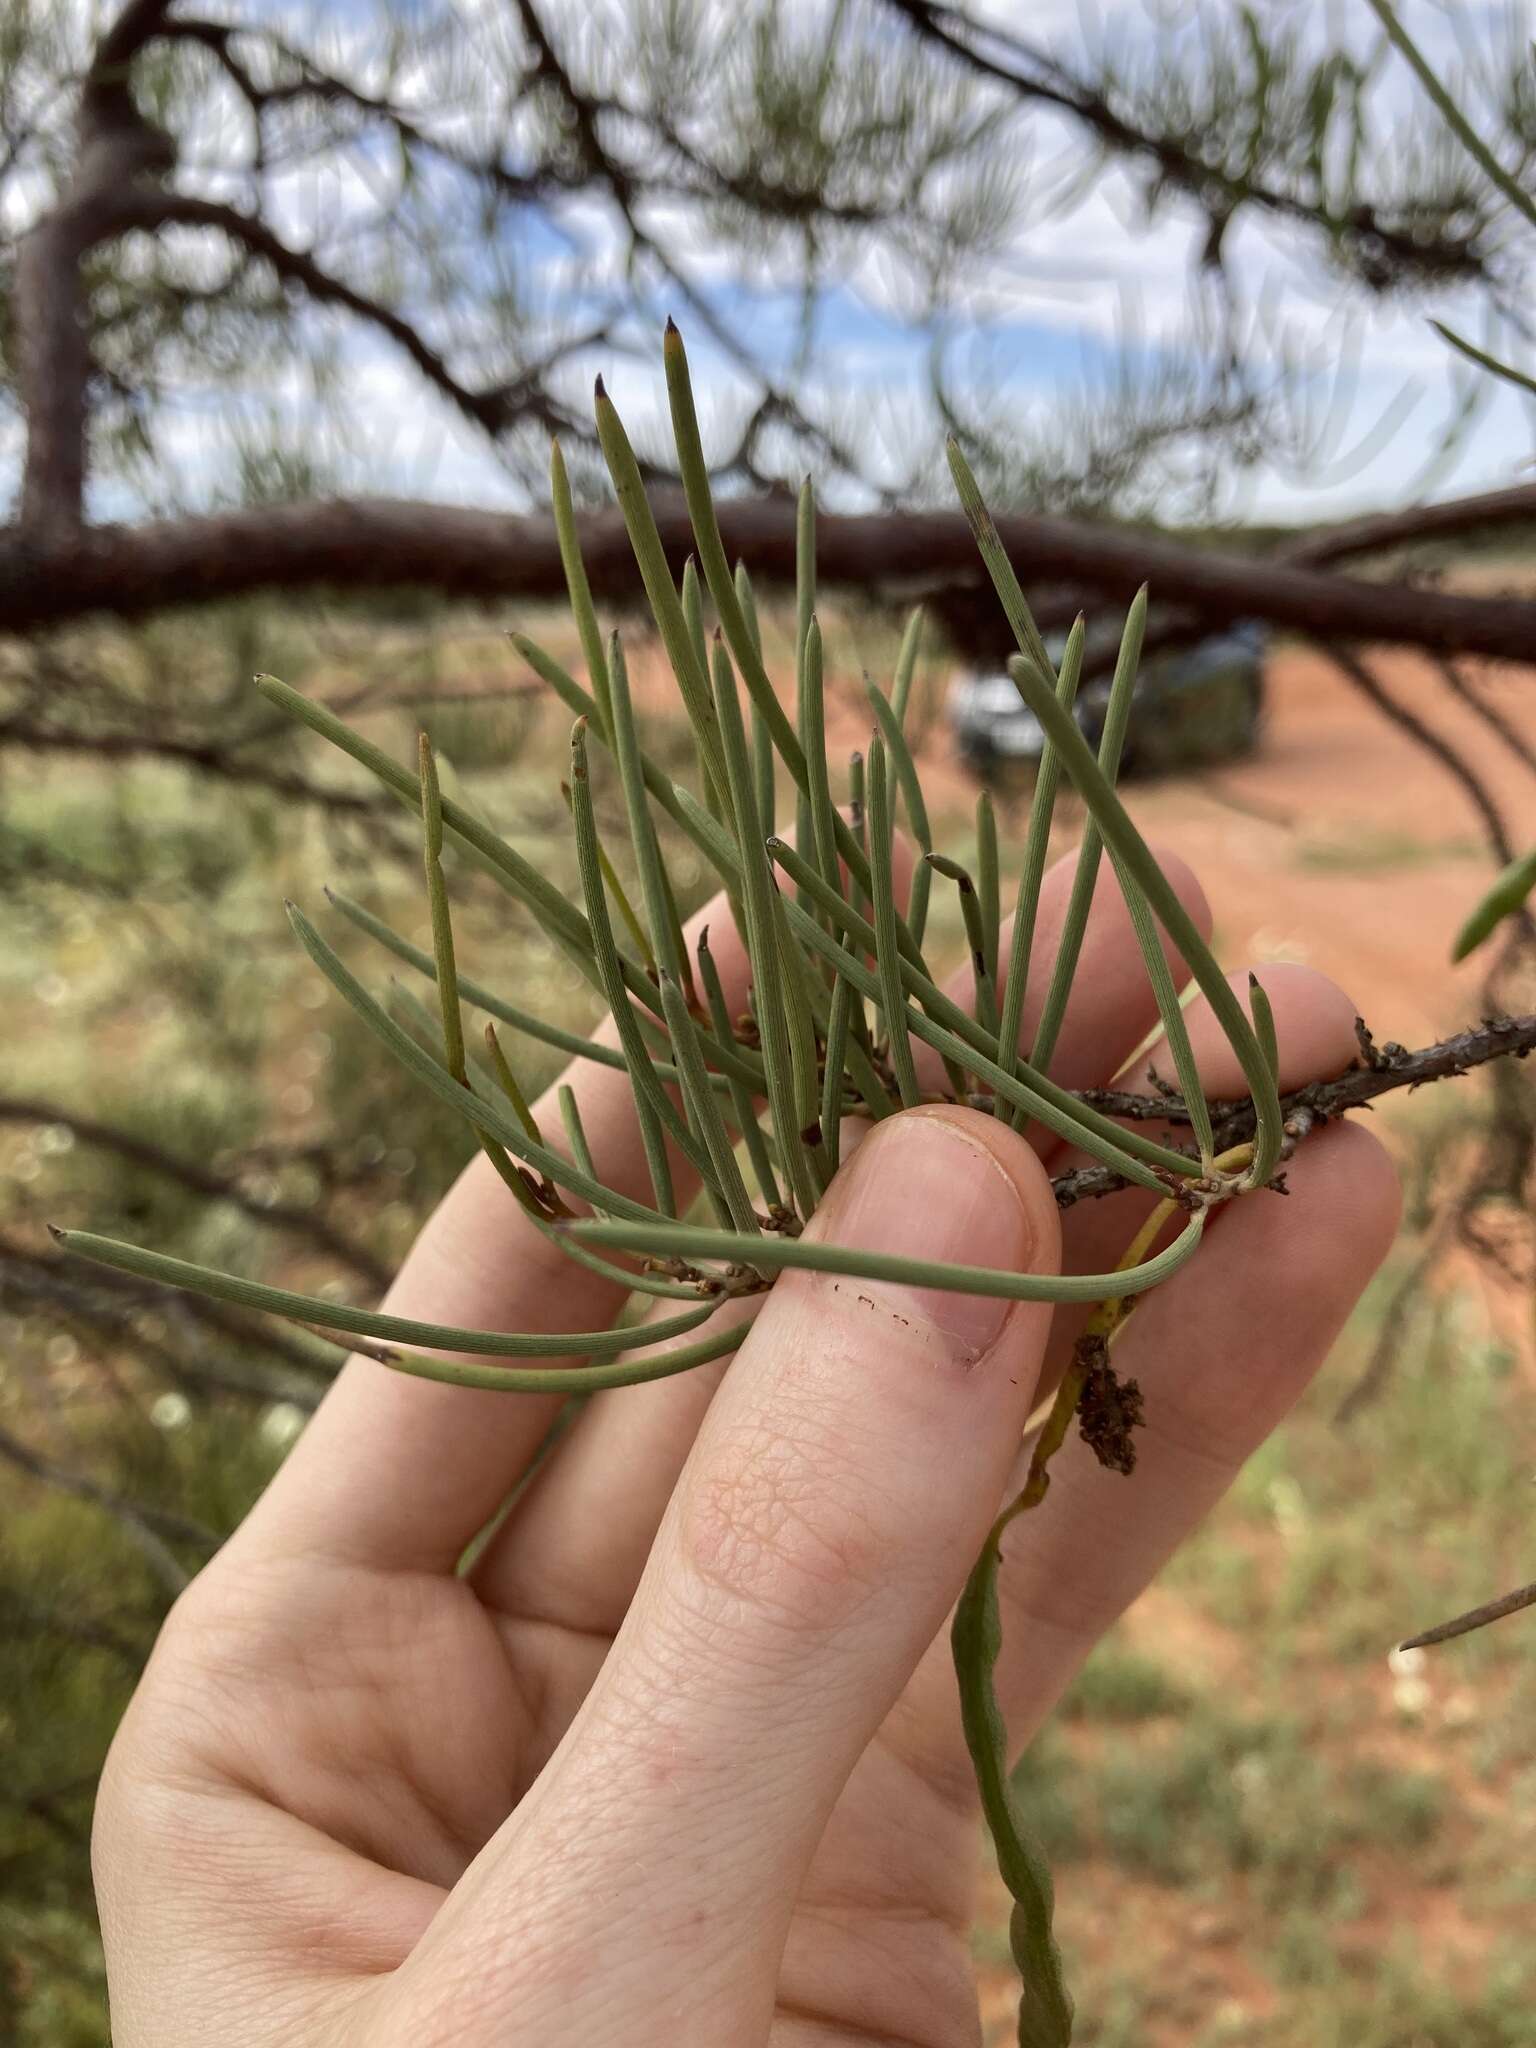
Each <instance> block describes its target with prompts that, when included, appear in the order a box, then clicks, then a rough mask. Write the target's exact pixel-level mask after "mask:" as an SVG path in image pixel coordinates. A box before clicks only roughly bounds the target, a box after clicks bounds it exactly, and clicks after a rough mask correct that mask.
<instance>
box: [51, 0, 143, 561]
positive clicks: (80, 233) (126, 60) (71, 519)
mask: <svg viewBox="0 0 1536 2048" xmlns="http://www.w3.org/2000/svg"><path fill="white" fill-rule="evenodd" d="M169 7H170V0H129V4H128V5H127V6H126V7H125V8H124V9H123V10H122V12H121V13H120V14H119V15H118V16H117V18H116V20H115V21H114V22H113V23H112V25H111V27H110V28H109V29H108V30H107V32H106V34H105V35H104V36H103V37H102V40H101V42H100V43H99V45H98V46H97V50H96V53H95V56H94V58H93V60H92V64H91V68H90V70H89V72H88V73H87V75H86V78H85V81H84V84H83V85H82V87H81V92H80V111H79V119H78V123H77V141H76V149H75V159H74V165H73V171H72V175H71V177H70V181H69V183H68V185H67V186H66V188H65V190H64V193H63V194H62V196H61V198H60V200H59V202H58V204H57V205H56V206H55V207H53V208H52V209H51V210H50V211H49V212H47V213H45V214H44V215H43V216H42V218H41V219H40V220H39V221H38V222H37V224H36V226H35V227H34V228H33V229H32V231H31V232H30V234H28V235H27V236H25V237H24V239H23V240H22V242H21V245H20V247H19V249H18V250H17V255H16V278H15V287H14V295H13V303H14V306H15V309H16V335H15V347H16V381H17V388H18V391H19V393H20V396H21V400H22V404H23V407H24V409H25V411H26V415H27V455H26V465H25V468H24V470H23V474H22V493H21V508H20V520H21V525H22V527H23V528H24V530H25V531H27V532H28V533H30V534H34V535H38V536H45V537H47V538H50V539H54V540H57V539H59V538H62V537H67V536H68V535H70V534H72V533H74V532H75V531H76V530H78V528H79V525H80V521H81V517H82V512H83V507H84V498H85V462H86V446H85V443H86V407H87V392H88V387H89V384H90V379H91V348H90V340H89V336H88V334H87V330H86V320H85V287H84V280H83V278H82V275H81V265H82V263H83V261H84V258H85V256H86V254H87V252H88V251H89V250H90V249H92V248H94V247H95V245H96V244H97V242H98V241H99V240H100V239H101V237H102V235H103V233H105V232H107V231H108V226H109V223H110V219H111V215H112V210H113V208H114V206H116V205H118V204H120V203H121V200H122V198H123V196H124V195H125V194H126V193H129V192H132V191H133V190H134V189H135V188H136V187H137V186H138V185H140V183H141V182H143V181H145V180H152V179H155V178H158V177H160V176H162V175H163V174H164V173H165V172H166V171H168V170H169V169H170V167H171V164H172V162H173V160H174V151H173V149H172V145H171V142H170V138H169V137H168V136H167V135H166V134H165V133H164V132H163V131H162V130H161V129H159V128H156V127H155V126H154V125H153V123H152V122H149V121H147V120H145V118H144V117H143V115H142V114H140V112H139V110H138V108H137V107H136V106H135V105H134V102H133V96H132V94H131V93H130V92H129V89H128V70H129V66H130V64H131V62H132V60H133V58H134V57H135V56H136V55H137V54H138V52H139V50H140V49H141V48H142V47H143V45H144V44H145V42H146V41H148V39H149V38H150V37H151V36H152V35H153V34H154V33H155V30H156V29H157V28H158V26H159V24H160V23H161V21H162V20H163V19H164V17H165V15H166V14H167V13H168V12H169Z"/></svg>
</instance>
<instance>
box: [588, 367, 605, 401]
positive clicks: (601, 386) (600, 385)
mask: <svg viewBox="0 0 1536 2048" xmlns="http://www.w3.org/2000/svg"><path fill="white" fill-rule="evenodd" d="M592 396H593V398H594V400H595V401H596V403H597V404H599V405H601V404H602V403H603V401H604V399H605V398H606V397H607V396H608V387H607V385H606V384H605V383H604V382H603V373H602V371H601V370H599V371H598V373H597V375H596V377H595V378H594V379H593V380H592Z"/></svg>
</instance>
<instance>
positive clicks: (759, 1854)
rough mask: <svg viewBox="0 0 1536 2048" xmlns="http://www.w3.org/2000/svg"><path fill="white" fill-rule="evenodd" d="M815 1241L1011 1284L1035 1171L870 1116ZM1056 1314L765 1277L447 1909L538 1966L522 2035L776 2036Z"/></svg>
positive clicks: (1007, 1139) (928, 1122)
mask: <svg viewBox="0 0 1536 2048" xmlns="http://www.w3.org/2000/svg"><path fill="white" fill-rule="evenodd" d="M808 1235H811V1236H814V1237H818V1238H822V1239H832V1240H835V1241H837V1242H839V1243H844V1244H848V1245H856V1246H858V1247H860V1248H862V1249H869V1250H879V1251H885V1252H895V1253H898V1254H903V1253H904V1254H910V1255H912V1256H914V1257H923V1258H927V1259H946V1260H953V1261H959V1262H965V1263H969V1264H973V1265H983V1266H999V1267H1004V1268H1008V1269H1010V1270H1013V1271H1020V1270H1034V1271H1049V1270H1051V1269H1052V1268H1053V1267H1054V1266H1055V1265H1056V1263H1057V1261H1058V1259H1059V1253H1060V1235H1059V1229H1058V1224H1057V1213H1056V1207H1055V1203H1054V1201H1053V1199H1052V1195H1051V1190H1050V1185H1049V1183H1048V1181H1047V1179H1046V1176H1045V1173H1044V1170H1043V1168H1042V1167H1041V1165H1040V1163H1039V1161H1038V1160H1037V1159H1036V1157H1035V1154H1034V1153H1033V1152H1032V1151H1031V1150H1030V1148H1029V1147H1028V1146H1027V1145H1026V1144H1025V1143H1024V1141H1023V1140H1022V1139H1021V1138H1019V1137H1017V1136H1016V1135H1015V1134H1013V1133H1012V1132H1010V1131H1009V1130H1007V1129H1006V1128H1005V1127H1004V1126H1002V1125H1000V1124H999V1123H997V1122H996V1121H995V1120H994V1119H993V1118H990V1117H985V1116H981V1115H978V1114H976V1113H975V1112H973V1111H970V1110H963V1109H954V1108H947V1107H945V1108H935V1109H923V1110H917V1111H913V1112H910V1113H908V1114H905V1115H902V1116H898V1117H893V1118H890V1119H888V1120H886V1121H884V1122H882V1123H880V1124H877V1125H876V1126H875V1128H874V1129H873V1131H872V1132H871V1133H870V1135H869V1136H868V1138H867V1139H866V1140H865V1142H864V1144H863V1145H862V1146H861V1147H860V1148H859V1149H858V1151H857V1152H855V1153H854V1155H853V1157H852V1159H851V1160H850V1161H849V1162H848V1164H847V1165H845V1166H844V1168H843V1169H842V1171H841V1172H840V1173H839V1174H838V1176H837V1179H836V1180H835V1181H834V1183H833V1185H832V1187H831V1188H830V1189H829V1191H828V1194H827V1197H826V1200H825V1201H824V1203H823V1204H822V1207H821V1208H820V1210H819V1211H818V1212H817V1215H816V1217H815V1219H814V1221H813V1223H812V1225H811V1226H810V1229H809V1231H808ZM1049 1322H1050V1308H1049V1306H1048V1305H1047V1304H1043V1303H1032V1302H1013V1303H1010V1302H1005V1301H998V1300H987V1299H982V1298H980V1297H977V1296H970V1295H964V1294H957V1293H950V1292H943V1291H940V1290H936V1289H926V1288H911V1287H907V1286H902V1285H896V1284H893V1283H886V1282H881V1283H876V1282H873V1281H869V1280H850V1279H846V1278H840V1277H836V1276H833V1275H829V1274H812V1273H809V1272H791V1273H786V1274H784V1275H783V1276H782V1277H781V1278H780V1280H779V1281H778V1283H777V1284H776V1286H775V1287H774V1290H773V1292H772V1294H771V1296H770V1297H769V1300H768V1301H767V1303H766V1304H765V1305H764V1308H763V1309H762V1311H761V1313H760V1315H759V1317H758V1320H757V1323H756V1326H755V1327H754V1329H753V1330H752V1333H751V1335H750V1336H749V1337H748V1338H747V1340H746V1342H745V1343H744V1344H743V1346H742V1348H741V1350H740V1352H739V1353H738V1355H737V1358H736V1360H735V1362H734V1364H733V1365H732V1367H731V1369H730V1371H729V1373H728V1374H727V1376H726V1378H725V1380H724V1382H723V1384H722V1386H721V1389H720V1391H719V1393H718V1394H717V1395H716V1397H715V1399H714V1402H713V1403H712V1405H711V1407H710V1410H709V1413H708V1416H707V1418H706V1420H705V1423H704V1426H703V1428H702V1430H701V1431H700V1434H699V1437H698V1440H697V1442H696V1444H695V1446H694V1449H693V1451H692V1453H691V1455H690V1457H689V1460H688V1463H687V1465H686V1466H685V1468H684V1471H683V1474H682V1477H681V1479H680V1480H679V1483H678V1486H677V1489H676V1491H675V1493H674V1495H673V1497H672V1501H671V1503H670V1505H669V1507H668V1510H667V1513H666V1515H665V1517H664V1519H663V1521H662V1525H661V1528H660V1531H659V1533H658V1536H657V1539H656V1543H655V1546H654V1548H653V1550H652V1553H651V1557H650V1561H649V1563H648V1565H647V1568H646V1572H645V1575H644V1578H643V1580H642V1582H641V1585H640V1589H639V1591H638V1594H637V1596H636V1598H635V1601H634V1603H633V1605H632V1607H631V1609H630V1612H629V1615H628V1617H627V1619H626V1621H625V1623H624V1626H623V1629H622V1630H621V1632H620V1634H619V1636H618V1638H617V1640H616V1642H615V1644H614V1647H613V1650H612V1652H611V1654H610V1656H609V1657H608V1659H607V1661H606V1663H605V1664H604V1666H603V1669H602V1672H601V1674H600V1676H599V1678H598V1680H597V1683H596V1684H595V1686H594V1687H593V1690H592V1692H591V1693H590V1694H589V1696H588V1698H587V1700H586V1702H585V1704H584V1706H583V1708H582V1710H581V1712H580V1714H579V1715H578V1716H577V1718H576V1720H575V1722H574V1723H573V1725H572V1727H571V1729H570V1730H569V1732H568V1734H567V1736H566V1739H565V1741H564V1742H563V1743H562V1745H561V1747H560V1749H559V1750H558V1751H557V1752H556V1754H555V1756H554V1757H553V1758H552V1759H551V1762H550V1764H549V1766H548V1768H547V1769H546V1771H545V1773H544V1774H543V1776H542V1777H541V1778H540V1780H539V1782H538V1784H537V1785H536V1786H535V1787H534V1789H533V1790H532V1792H531V1793H530V1794H529V1796H528V1798H527V1799H526V1800H525V1801H524V1802H523V1805H522V1806H521V1807H520V1808H519V1809H518V1811H517V1813H516V1814H515V1815H514V1816H513V1818H512V1820H511V1821H510V1822H509V1823H508V1825H507V1827H506V1829H504V1830H503V1834H502V1836H501V1837H498V1840H497V1842H495V1843H493V1844H492V1845H491V1848H490V1849H489V1850H488V1851H487V1852H486V1855H485V1856H484V1857H483V1858H482V1859H481V1863H482V1864H491V1863H492V1862H494V1863H495V1864H496V1865H497V1866H498V1867H497V1868H496V1869H495V1871H494V1874H492V1872H491V1871H489V1870H487V1872H486V1880H487V1881H486V1885H485V1888H484V1893H483V1897H482V1901H481V1904H480V1905H479V1906H475V1905H472V1904H469V1902H468V1901H466V1905H467V1906H468V1912H469V1920H470V1922H471V1923H472V1924H473V1925H474V1927H475V1932H474V1934H473V1936H472V1937H471V1939H472V1940H473V1941H474V1942H475V1943H476V1944H478V1943H480V1942H484V1943H485V1944H486V1953H487V1955H491V1954H495V1955H497V1956H499V1958H500V1959H501V1967H502V1970H503V1971H505V1969H506V1967H507V1958H508V1956H509V1954H510V1953H517V1952H519V1951H520V1952H521V1953H522V1954H523V1955H524V1956H525V1957H526V1958H528V1960H529V1961H530V1963H532V1961H533V1955H534V1954H535V1953H537V1954H538V1955H540V1956H541V1957H542V1962H541V1963H540V1964H538V1965H535V1966H534V1968H533V1971H532V1985H533V1987H534V1990H535V1998H536V2001H537V1998H538V1997H539V1996H543V1997H547V1998H548V2000H549V2004H550V2010H549V2013H548V2014H547V2015H545V2014H543V2013H542V2012H541V2011H540V2010H539V2009H538V2006H537V2002H536V2003H535V2007H534V2009H533V2010H531V2011H530V2010H529V2009H528V2008H527V2007H526V2005H520V2006H519V2009H518V2014H517V2017H518V2020H519V2023H520V2025H522V2026H523V2027H525V2028H527V2029H529V2033H528V2038H530V2039H540V2038H552V2037H553V2030H554V2028H555V2026H556V2024H557V2023H558V2025H560V2026H563V2027H565V2028H567V2029H569V2030H570V2031H569V2032H568V2033H566V2034H561V2035H560V2036H559V2038H562V2039H564V2038H570V2039H577V2038H584V2036H583V2035H582V2033H581V2028H580V2026H579V2025H578V2024H576V2018H575V2013H574V2009H573V2004H572V2000H573V1998H574V1999H575V2001H576V2004H577V2005H580V2004H581V2003H582V2002H583V2001H584V2000H586V1999H588V1998H590V2000H591V2001H592V2003H593V2007H594V2014H596V2012H597V2008H598V2006H599V2005H600V2006H602V2007H603V2008H606V2009H607V2010H608V2011H609V2012H610V2013H611V2012H612V2011H613V2010H618V2011H621V2012H629V2013H632V2014H637V2015H638V2014H646V2015H656V2016H657V2017H658V2018H660V2017H662V2016H665V2017H666V2020H667V2023H668V2026H669V2030H670V2038H671V2039H672V2040H673V2041H675V2040H676V2038H677V2031H676V2030H677V2027H678V2025H679V2024H681V2026H682V2028H683V2032H682V2038H683V2039H684V2040H688V2041H691V2040H693V2039H695V2038H697V2039H699V2040H701V2041H702V2040H709V2041H712V2042H713V2041H717V2040H725V2039H729V2040H733V2041H748V2040H756V2039H760V2038H763V2037H765V2035H766V2031H767V2025H768V2017H769V2015H770V2014H771V2012H772V2009H773V1994H774V1982H775V1978H776V1974H777V1968H778V1963H779V1957H780V1951H781V1949H782V1945H783V1940H784V1935H785V1931H786V1928H787V1924H788V1919H789V1914H790V1911H791V1909H792V1907H793V1903H794V1897H795V1893H796V1891H797V1889H798V1887H799V1884H800V1881H801V1878H802V1876H803V1874H804V1872H805V1869H806V1866H807V1865H808V1863H809V1861H810V1859H811V1856H812V1854H813V1853H814V1851H815V1848H816V1845H817V1842H818V1841H819V1839H820V1836H821V1834H822V1831H823V1829H824V1827H825V1825H826V1822H827V1819H828V1817H829V1815H830V1813H831V1810H832V1808H833V1806H834V1804H835V1802H836V1800H837V1797H838V1795H839V1793H840V1791H841V1790H842V1787H843V1785H844V1782H845V1781H846V1779H847V1777H848V1775H849V1773H850V1771H851V1770H852V1769H853V1766H854V1764H855V1763H856V1762H857V1760H858V1758H859V1756H860V1754H861V1753H862V1751H863V1750H864V1749H865V1747H866V1746H867V1745H868V1743H869V1742H870V1740H871V1739H872V1738H873V1736H874V1735H875V1733H876V1731H877V1730H878V1728H879V1726H880V1724H881V1722H882V1721H883V1720H884V1718H885V1716H886V1715H887V1713H888V1712H889V1711H890V1709H891V1707H892V1706H893V1705H894V1704H895V1702H896V1700H897V1698H898V1696H899V1695H900V1693H901V1691H902V1689H903V1687H904V1686H905V1684H906V1682H907V1680H908V1678H909V1677H910V1676H911V1674H912V1672H913V1670H914V1668H915V1667H916V1665H917V1663H918V1660H919V1658H920V1657H921V1656H922V1654H923V1652H924V1650H925V1649H926V1648H927V1647H928V1645H929V1644H930V1643H931V1642H932V1640H933V1638H934V1636H935V1634H936V1633H937V1632H938V1630H939V1629H940V1628H941V1627H942V1625H943V1622H944V1618H945V1616H946V1614H947V1613H948V1611H949V1609H950V1607H951V1605H952V1604H953V1602H954V1600H955V1598H956V1597H957V1595H958V1593H959V1591H960V1588H961V1586H962V1585H963V1583H964V1581H965V1576H966V1573H967V1572H968V1570H969V1569H970V1566H971V1564H972V1562H973V1561H974V1559H975V1555H976V1553H977V1551H978V1550H979V1548H980V1546H981V1544H982V1542H983V1540H984V1538H985V1535H986V1531H987V1529H988V1527H989V1526H990V1524H991V1521H992V1519H993V1516H994V1515H995V1514H996V1512H997V1508H998V1505H999V1502H1000V1499H1001V1495H1002V1491H1003V1488H1004V1486H1005V1485H1006V1482H1007V1477H1008V1473H1009V1469H1010V1465H1011V1463H1012V1460H1013V1458H1014V1456H1015V1454H1016V1452H1017V1450H1018V1444H1019V1436H1020V1431H1021V1429H1022V1427H1023V1424H1024V1422H1025V1420H1026V1418H1027V1416H1028V1414H1029V1410H1030V1407H1031V1404H1032V1400H1033V1396H1034V1390H1035V1385H1036V1382H1037V1380H1038V1378H1039V1374H1040V1366H1041V1359H1042V1355H1043V1352H1044V1347H1045V1340H1046V1335H1047V1331H1048V1328H1049ZM478 1871H479V1866H477V1869H476V1871H474V1872H471V1874H470V1879H469V1881H468V1882H469V1883H470V1884H475V1882H476V1879H477V1875H478ZM552 1889H553V1897H554V1899H556V1900H558V1901H559V1904H558V1907H557V1908H556V1910H555V1911H554V1912H553V1913H552V1912H551V1906H552ZM520 1895H521V1899H520ZM458 1903H459V1899H458V1894H455V1899H454V1901H453V1903H452V1904H451V1905H450V1907H449V1909H448V1912H449V1914H450V1915H454V1914H455V1909H456V1908H457V1906H458ZM525 1914H526V1917H524V1915H525ZM509 1918H510V1919H511V1920H512V1922H513V1924H511V1925H509ZM434 1931H436V1930H434ZM466 1931H467V1930H466ZM509 1941H510V1942H511V1943H513V1944H514V1945H515V1946H514V1947H513V1948H511V1949H509V1947H508V1943H509ZM554 1950H558V1951H559V1953H560V1955H561V1956H563V1957H566V1958H567V1959H568V1968H566V1967H561V1966H560V1964H559V1963H558V1962H557V1961H556V1959H555V1956H554V1954H553V1953H552V1951H554ZM595 1958H601V1962H600V1963H597V1964H594V1959H595ZM551 1965H553V1967H551ZM584 1972H585V1974H584ZM620 1980H624V1981H620ZM587 1986H590V1987H591V1988H590V1990H588V1989H587V1988H586V1987H587ZM540 2019H547V2021H548V2023H549V2024H548V2028H547V2030H546V2032H545V2033H543V2034H541V2033H540V2030H539V2026H538V2024H537V2022H538V2020H540ZM631 2038H634V2039H640V2038H649V2036H648V2035H646V2036H639V2035H633V2036H631Z"/></svg>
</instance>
